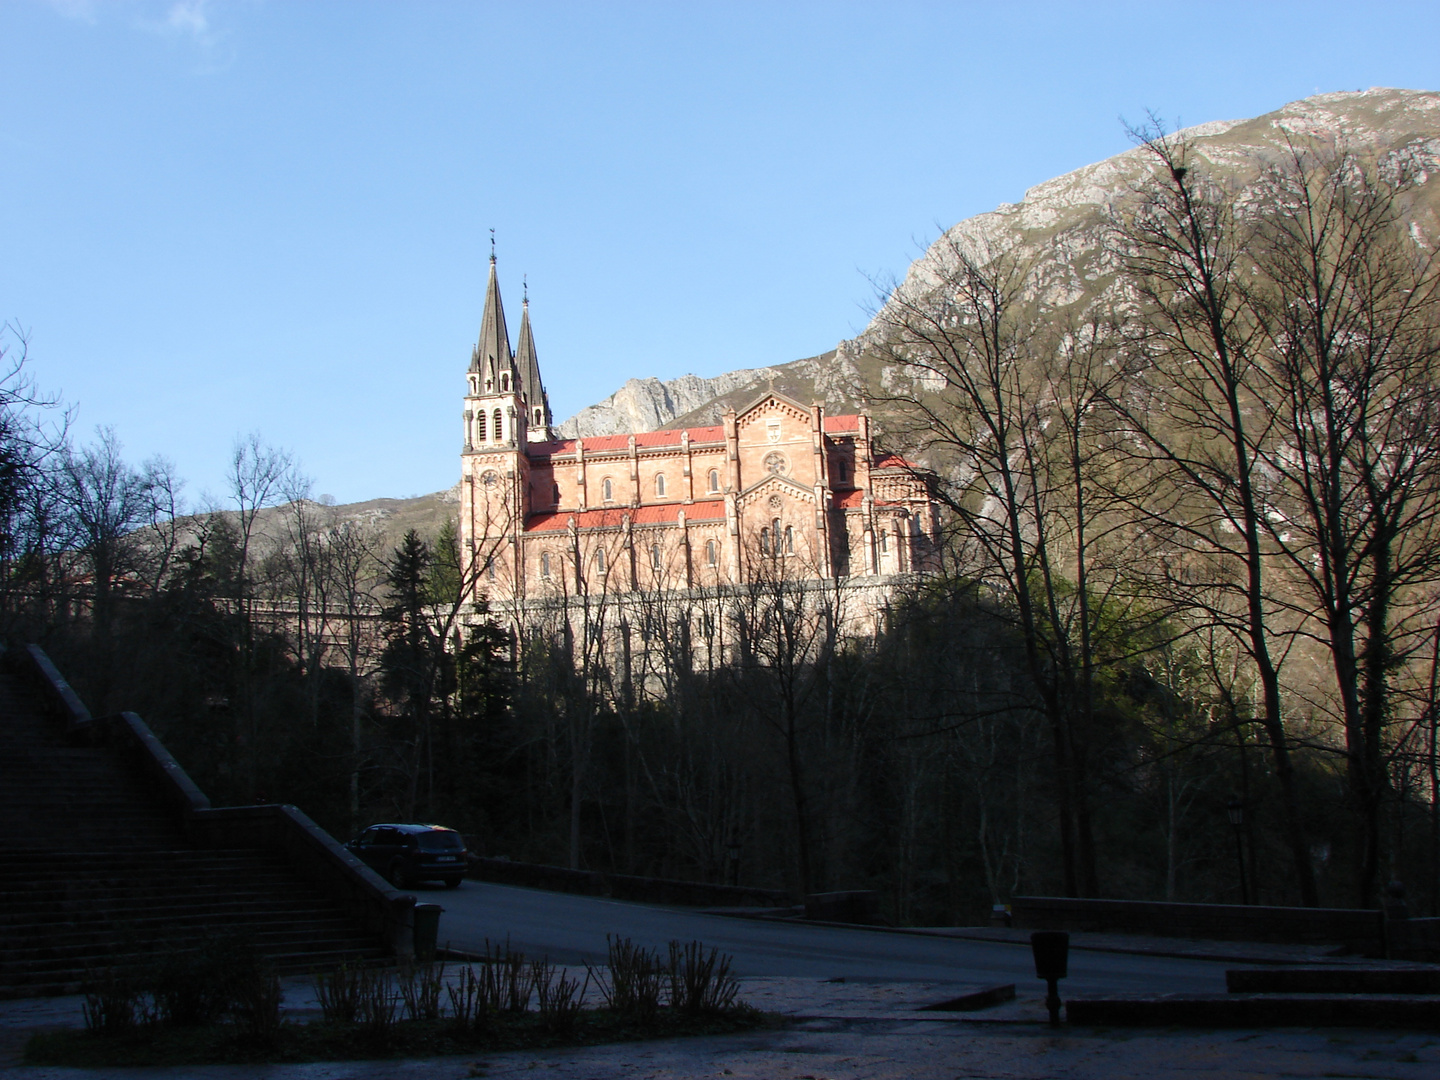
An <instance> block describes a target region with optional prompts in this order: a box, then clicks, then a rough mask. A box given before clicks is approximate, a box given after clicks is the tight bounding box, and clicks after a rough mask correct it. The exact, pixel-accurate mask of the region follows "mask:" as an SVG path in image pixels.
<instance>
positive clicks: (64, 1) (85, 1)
mask: <svg viewBox="0 0 1440 1080" xmlns="http://www.w3.org/2000/svg"><path fill="white" fill-rule="evenodd" d="M45 4H46V6H47V7H49V8H51V9H52V10H54V11H55V12H56V13H57V14H59V15H63V16H64V17H65V18H67V19H77V20H79V21H80V22H87V23H93V22H95V21H96V20H95V0H45Z"/></svg>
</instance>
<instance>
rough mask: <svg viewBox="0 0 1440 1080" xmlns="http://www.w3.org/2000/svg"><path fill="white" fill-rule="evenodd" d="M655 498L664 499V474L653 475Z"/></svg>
mask: <svg viewBox="0 0 1440 1080" xmlns="http://www.w3.org/2000/svg"><path fill="white" fill-rule="evenodd" d="M655 497H656V498H657V499H663V498H664V497H665V474H664V473H657V474H656V475H655Z"/></svg>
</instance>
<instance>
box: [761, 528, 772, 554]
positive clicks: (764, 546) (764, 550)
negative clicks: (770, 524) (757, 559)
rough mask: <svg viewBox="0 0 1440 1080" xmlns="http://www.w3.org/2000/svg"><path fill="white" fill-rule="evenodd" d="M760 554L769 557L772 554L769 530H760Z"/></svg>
mask: <svg viewBox="0 0 1440 1080" xmlns="http://www.w3.org/2000/svg"><path fill="white" fill-rule="evenodd" d="M760 553H761V554H762V555H769V554H770V530H769V529H761V530H760Z"/></svg>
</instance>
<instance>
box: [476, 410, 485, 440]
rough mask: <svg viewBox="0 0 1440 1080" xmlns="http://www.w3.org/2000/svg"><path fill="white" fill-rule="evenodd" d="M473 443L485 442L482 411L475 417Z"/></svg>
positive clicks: (483, 414)
mask: <svg viewBox="0 0 1440 1080" xmlns="http://www.w3.org/2000/svg"><path fill="white" fill-rule="evenodd" d="M475 441H476V442H484V441H485V413H484V412H483V411H482V412H481V413H479V414H478V415H477V416H476V417H475Z"/></svg>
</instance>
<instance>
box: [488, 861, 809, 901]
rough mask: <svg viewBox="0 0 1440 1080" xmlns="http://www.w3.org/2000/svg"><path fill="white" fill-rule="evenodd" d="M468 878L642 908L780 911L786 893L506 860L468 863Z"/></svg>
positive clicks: (788, 895)
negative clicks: (602, 898) (668, 906)
mask: <svg viewBox="0 0 1440 1080" xmlns="http://www.w3.org/2000/svg"><path fill="white" fill-rule="evenodd" d="M470 876H471V877H473V878H478V879H479V880H481V881H490V882H494V883H495V884H497V885H521V886H524V887H526V888H530V889H548V890H550V891H551V892H568V893H580V894H581V895H584V896H606V897H609V898H611V899H612V900H636V901H639V902H641V903H648V904H674V905H676V906H679V907H786V906H788V905H789V904H791V903H792V900H791V898H790V894H789V893H787V892H783V891H781V890H779V889H752V888H748V887H746V886H743V885H710V884H707V883H705V882H703V881H677V880H675V879H673V878H652V877H640V876H638V875H634V874H606V873H602V872H600V871H598V870H571V869H569V868H568V867H564V866H545V865H544V864H542V863H524V862H512V861H511V860H510V859H490V858H480V859H471V860H470Z"/></svg>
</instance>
